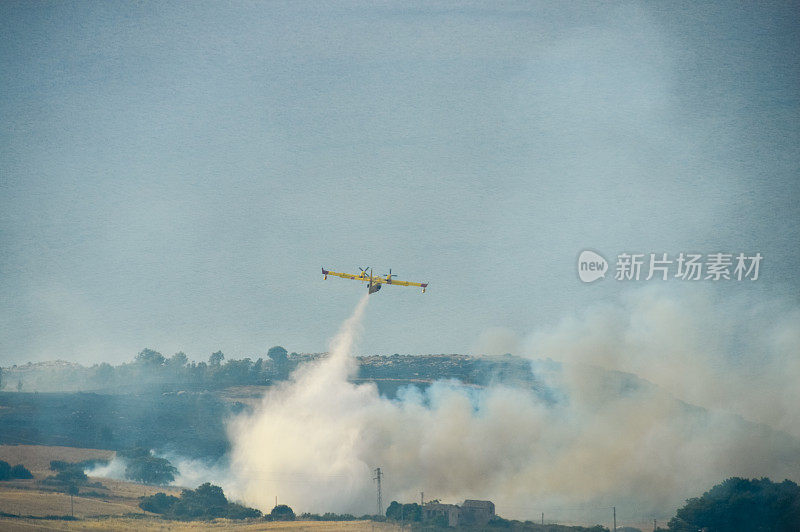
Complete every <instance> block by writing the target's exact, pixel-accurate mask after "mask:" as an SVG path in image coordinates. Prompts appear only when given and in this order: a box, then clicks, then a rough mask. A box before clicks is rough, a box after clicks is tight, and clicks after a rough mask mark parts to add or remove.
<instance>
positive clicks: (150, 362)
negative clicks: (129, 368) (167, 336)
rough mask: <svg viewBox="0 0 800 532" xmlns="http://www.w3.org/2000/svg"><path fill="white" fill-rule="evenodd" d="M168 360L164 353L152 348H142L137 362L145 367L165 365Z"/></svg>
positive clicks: (137, 356)
mask: <svg viewBox="0 0 800 532" xmlns="http://www.w3.org/2000/svg"><path fill="white" fill-rule="evenodd" d="M166 360H167V359H166V358H164V355H162V354H161V353H159V352H158V351H154V350H152V349H142V350H141V351H140V352H139V354H138V355H136V360H135V362H136V363H137V364H139V365H141V366H144V367H149V368H154V367H159V366H163V365H164V362H165V361H166Z"/></svg>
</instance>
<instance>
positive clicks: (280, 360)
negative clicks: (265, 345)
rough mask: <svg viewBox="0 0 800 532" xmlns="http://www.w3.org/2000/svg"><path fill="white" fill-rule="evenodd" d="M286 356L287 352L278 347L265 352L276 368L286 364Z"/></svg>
mask: <svg viewBox="0 0 800 532" xmlns="http://www.w3.org/2000/svg"><path fill="white" fill-rule="evenodd" d="M288 355H289V353H288V351H286V349H284V348H283V347H281V346H279V345H276V346H275V347H270V348H269V351H267V356H268V357H269V358H270V360H272V361H273V362H274V363H275V364H276V365H278V366H284V365H285V364H286V360H287V357H288Z"/></svg>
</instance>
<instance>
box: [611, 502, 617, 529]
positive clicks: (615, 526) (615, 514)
mask: <svg viewBox="0 0 800 532" xmlns="http://www.w3.org/2000/svg"><path fill="white" fill-rule="evenodd" d="M612 508H614V532H617V507H616V506H612Z"/></svg>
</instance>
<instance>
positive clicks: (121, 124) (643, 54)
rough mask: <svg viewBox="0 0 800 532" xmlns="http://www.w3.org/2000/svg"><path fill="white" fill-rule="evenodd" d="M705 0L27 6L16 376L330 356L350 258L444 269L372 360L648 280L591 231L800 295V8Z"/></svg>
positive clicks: (382, 300)
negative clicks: (744, 265)
mask: <svg viewBox="0 0 800 532" xmlns="http://www.w3.org/2000/svg"><path fill="white" fill-rule="evenodd" d="M696 4H697V3H696V2H685V3H678V2H644V3H637V2H624V3H596V2H591V3H586V4H579V3H564V2H552V3H548V2H542V3H532V2H519V3H514V2H506V3H494V2H492V3H474V4H471V3H465V2H454V3H449V2H439V3H428V2H425V3H419V4H414V3H409V2H402V3H400V2H397V3H393V2H386V3H380V2H366V3H355V2H336V3H326V2H259V3H250V2H234V3H227V2H179V3H174V2H162V1H159V2H137V3H124V2H88V3H87V2H82V3H77V2H21V3H17V2H10V1H6V2H2V3H0V35H2V46H0V70H1V71H2V81H0V120H1V123H2V127H0V299H1V300H2V302H1V303H0V364H4V365H8V364H11V363H20V362H24V361H27V360H43V359H53V358H63V359H67V360H77V361H82V362H94V361H99V360H103V359H106V360H113V361H123V360H129V359H131V358H132V357H133V356H134V355H135V353H136V352H137V351H139V350H140V349H142V348H143V347H152V348H155V349H158V350H160V351H162V352H164V353H165V354H171V353H173V352H175V351H177V350H179V349H181V350H184V351H186V352H187V354H189V356H190V357H192V358H197V359H201V358H202V359H205V358H207V357H208V355H209V354H210V353H211V352H213V351H216V350H217V349H222V350H223V351H224V352H225V353H226V354H227V356H229V357H231V356H233V357H241V356H258V355H263V354H264V353H265V352H266V349H267V348H268V347H270V346H272V345H275V344H282V345H284V346H286V347H287V348H288V349H289V350H296V351H322V350H324V349H325V348H326V339H327V338H329V337H330V336H331V334H332V333H333V332H335V330H336V328H337V326H338V324H339V323H340V321H341V320H342V319H343V318H344V317H346V316H347V315H349V313H350V311H351V309H352V307H353V305H354V304H355V302H356V301H357V299H358V298H359V297H360V295H361V294H362V290H364V289H363V288H362V287H361V286H359V285H357V284H356V283H351V282H347V281H344V280H341V279H329V280H328V281H325V282H323V281H322V278H321V276H320V266H325V267H327V268H330V269H335V270H345V271H349V270H355V269H356V268H357V266H366V265H370V266H373V267H375V269H376V272H380V273H384V272H385V271H386V270H387V269H388V268H389V267H391V268H392V269H393V270H394V271H395V272H397V273H399V274H400V276H401V278H404V279H413V280H421V281H428V282H430V291H429V293H427V294H425V295H422V294H420V293H419V292H418V291H415V290H412V289H401V288H397V287H387V288H386V289H384V290H383V291H381V293H380V294H378V295H377V296H375V297H373V298H372V300H371V301H370V307H369V308H368V311H367V318H366V328H365V335H364V340H363V342H362V344H361V351H362V352H368V353H394V352H400V353H441V352H448V353H451V352H462V353H463V352H469V351H470V350H472V349H474V348H475V346H476V345H478V342H479V337H480V335H481V333H482V332H484V331H486V330H487V329H490V328H493V327H503V328H507V329H509V330H510V331H513V332H514V333H516V334H518V335H520V336H524V335H526V334H528V333H530V332H531V331H534V330H536V329H537V328H538V327H541V326H546V325H547V324H552V323H554V322H555V321H557V320H558V319H560V318H561V317H563V316H566V315H571V314H574V313H576V312H579V311H580V310H581V309H583V308H585V307H586V306H587V305H591V304H593V303H595V302H601V301H614V300H615V298H619V297H621V296H623V295H624V293H625V292H627V291H630V290H636V289H639V288H641V287H642V286H643V285H644V284H645V282H644V281H640V282H639V283H623V282H617V281H614V280H613V279H611V278H610V277H609V278H607V279H605V280H602V281H598V282H597V283H595V284H592V285H584V284H582V283H580V281H579V280H578V278H577V276H576V271H575V270H576V268H575V261H576V258H577V255H578V253H579V252H580V251H581V250H583V249H585V248H591V249H595V250H597V251H600V252H601V253H603V254H604V255H605V256H606V258H608V259H609V260H613V259H614V258H615V257H616V254H617V253H620V252H623V251H628V252H642V253H649V252H669V253H671V254H676V253H678V252H681V251H696V252H702V253H712V252H716V251H726V252H740V251H742V252H746V253H754V252H756V251H759V252H761V253H762V254H763V255H764V257H765V258H764V262H763V263H762V270H761V279H759V281H757V282H755V283H749V284H748V283H735V282H728V283H724V284H722V283H720V284H718V285H716V286H713V287H711V289H712V290H715V291H719V292H720V294H733V295H736V296H737V297H738V296H739V295H741V294H747V298H749V300H752V301H760V302H764V301H769V300H771V299H772V298H783V299H786V298H788V299H789V300H790V301H791V302H793V303H796V302H797V299H798V297H797V296H798V293H800V290H798V288H800V283H798V280H797V279H798V278H797V273H796V268H797V265H798V264H800V251H798V243H800V206H799V205H800V184H799V183H798V169H799V168H800V142H798V141H799V140H800V139H799V138H798V133H800V116H799V115H800V112H799V111H800V100H799V97H800V91H799V89H800V86H799V85H798V81H799V80H800V46H799V45H800V41H799V39H798V27H799V26H798V17H797V14H798V13H800V6H798V5H797V3H795V2H786V3H767V2H759V3H744V4H743V3H740V2H731V3H714V4H711V5H705V4H703V5H696ZM612 267H613V265H612ZM651 282H655V281H651ZM705 284H710V283H705ZM670 286H675V287H676V288H679V289H686V288H687V287H686V286H685V285H680V283H671V284H670ZM727 311H729V312H735V311H736V310H735V309H728V310H727Z"/></svg>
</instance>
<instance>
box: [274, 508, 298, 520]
mask: <svg viewBox="0 0 800 532" xmlns="http://www.w3.org/2000/svg"><path fill="white" fill-rule="evenodd" d="M269 517H270V519H272V520H273V521H294V510H292V509H291V508H290V507H288V506H287V505H285V504H279V505H278V506H276V507H275V508H273V509H272V511H271V512H270V513H269Z"/></svg>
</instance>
